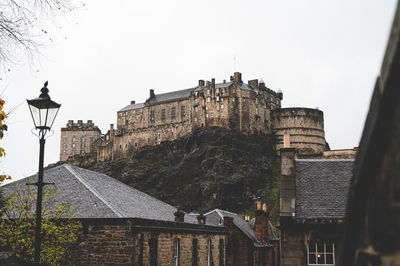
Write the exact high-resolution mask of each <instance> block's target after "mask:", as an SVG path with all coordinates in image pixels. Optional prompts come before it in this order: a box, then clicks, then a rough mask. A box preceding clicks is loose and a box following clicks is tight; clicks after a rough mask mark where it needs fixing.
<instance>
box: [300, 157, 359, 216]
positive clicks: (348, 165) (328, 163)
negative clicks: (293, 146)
mask: <svg viewBox="0 0 400 266" xmlns="http://www.w3.org/2000/svg"><path fill="white" fill-rule="evenodd" d="M353 165H354V160H316V159H314V160H312V159H307V160H306V159H298V160H296V218H305V219H318V218H321V219H324V218H325V219H343V218H344V216H345V213H346V204H347V196H348V190H349V187H350V181H351V177H352V174H353V172H352V171H353Z"/></svg>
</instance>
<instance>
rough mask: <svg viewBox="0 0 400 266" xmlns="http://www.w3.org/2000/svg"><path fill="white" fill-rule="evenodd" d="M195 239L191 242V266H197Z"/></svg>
mask: <svg viewBox="0 0 400 266" xmlns="http://www.w3.org/2000/svg"><path fill="white" fill-rule="evenodd" d="M197 260H198V259H197V238H193V240H192V266H198V263H197Z"/></svg>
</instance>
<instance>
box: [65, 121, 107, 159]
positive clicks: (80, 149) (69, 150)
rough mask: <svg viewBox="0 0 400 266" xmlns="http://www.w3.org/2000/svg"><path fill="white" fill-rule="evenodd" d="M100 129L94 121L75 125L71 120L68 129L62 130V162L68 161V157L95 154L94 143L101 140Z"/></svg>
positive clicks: (80, 122)
mask: <svg viewBox="0 0 400 266" xmlns="http://www.w3.org/2000/svg"><path fill="white" fill-rule="evenodd" d="M100 135H101V131H100V129H99V128H98V127H97V126H95V125H94V124H93V121H92V120H88V121H87V123H83V122H82V120H78V122H77V123H74V121H73V120H69V121H68V123H67V126H66V127H63V128H61V138H60V161H66V160H67V159H68V157H70V156H74V155H76V154H90V153H92V152H95V150H94V142H95V141H96V140H98V139H99V138H100Z"/></svg>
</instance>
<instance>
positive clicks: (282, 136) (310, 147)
mask: <svg viewBox="0 0 400 266" xmlns="http://www.w3.org/2000/svg"><path fill="white" fill-rule="evenodd" d="M271 118H272V133H273V134H274V136H275V140H276V141H275V149H276V150H277V151H279V150H280V149H281V148H296V149H298V151H299V153H301V154H316V153H322V152H323V151H324V150H325V147H326V141H325V132H324V113H323V112H322V111H320V110H318V109H310V108H280V109H275V110H273V111H272V112H271Z"/></svg>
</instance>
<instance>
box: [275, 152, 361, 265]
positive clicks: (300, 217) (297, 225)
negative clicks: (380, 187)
mask: <svg viewBox="0 0 400 266" xmlns="http://www.w3.org/2000/svg"><path fill="white" fill-rule="evenodd" d="M295 156H296V150H295V149H294V148H286V149H282V150H281V181H280V230H281V262H282V266H289V265H335V263H336V261H337V259H338V252H337V251H338V250H339V249H340V243H341V240H342V238H343V230H344V229H343V224H344V223H343V221H344V217H345V213H346V203H347V197H348V190H349V186H350V181H351V177H352V170H353V164H354V160H353V159H296V158H295Z"/></svg>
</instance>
